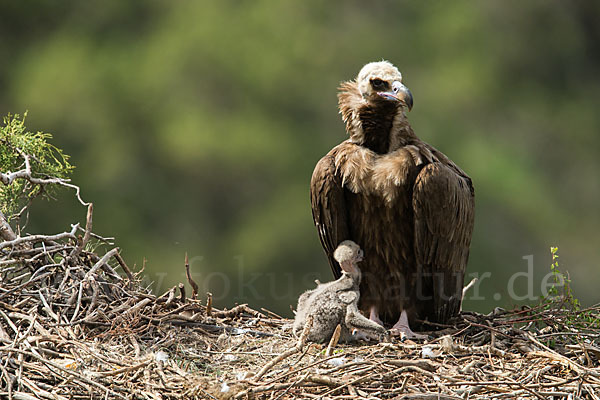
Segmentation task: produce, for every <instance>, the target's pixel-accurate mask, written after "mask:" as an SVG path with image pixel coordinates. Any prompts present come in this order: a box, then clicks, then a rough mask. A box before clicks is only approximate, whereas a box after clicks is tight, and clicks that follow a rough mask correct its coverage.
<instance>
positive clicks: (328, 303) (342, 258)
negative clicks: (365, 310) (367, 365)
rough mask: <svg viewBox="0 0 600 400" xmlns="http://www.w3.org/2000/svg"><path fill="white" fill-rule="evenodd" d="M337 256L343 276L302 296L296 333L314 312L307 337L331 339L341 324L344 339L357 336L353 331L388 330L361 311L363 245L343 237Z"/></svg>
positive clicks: (372, 332) (368, 333)
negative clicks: (359, 307) (359, 264)
mask: <svg viewBox="0 0 600 400" xmlns="http://www.w3.org/2000/svg"><path fill="white" fill-rule="evenodd" d="M334 258H335V260H336V261H337V262H338V263H339V265H340V266H341V268H342V273H341V276H340V277H339V278H338V279H337V280H336V281H333V282H328V283H323V284H319V285H318V286H317V288H316V289H313V290H308V291H306V292H305V293H303V294H302V295H301V296H300V298H299V299H298V307H297V309H296V318H295V320H294V325H293V330H294V333H295V334H298V333H299V332H300V331H301V330H302V329H303V328H304V325H305V323H306V320H307V318H308V317H309V316H311V317H312V319H313V325H312V328H311V330H310V332H309V334H308V340H311V341H313V342H318V343H323V342H326V341H328V340H329V339H330V338H331V335H333V332H334V331H335V328H336V327H337V326H338V324H339V325H341V327H342V330H341V333H340V340H341V341H343V342H348V341H351V340H352V339H354V338H355V336H354V335H353V332H354V331H358V332H359V333H361V334H363V335H365V336H367V337H379V336H381V335H383V334H385V328H384V327H383V326H381V325H379V324H377V323H375V322H373V321H371V320H369V319H368V318H365V317H364V316H363V315H362V314H361V313H360V312H359V311H358V300H359V298H360V294H359V291H358V286H359V284H360V279H361V272H360V269H359V268H358V266H357V263H358V262H359V261H361V260H362V258H363V253H362V250H361V249H360V247H359V246H358V245H357V244H356V243H354V242H352V241H350V240H347V241H344V242H342V243H341V244H340V245H339V246H338V247H337V249H336V250H335V252H334Z"/></svg>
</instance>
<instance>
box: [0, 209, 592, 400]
mask: <svg viewBox="0 0 600 400" xmlns="http://www.w3.org/2000/svg"><path fill="white" fill-rule="evenodd" d="M88 222H89V224H87V228H88V229H85V230H84V229H81V228H79V226H78V225H75V226H73V228H72V230H71V231H70V232H64V233H62V234H58V235H52V236H43V235H35V236H25V237H22V238H17V239H14V240H12V241H5V242H1V243H0V266H1V269H0V397H2V398H9V399H60V400H66V399H106V398H111V399H113V398H114V399H224V398H227V399H229V398H233V399H312V398H323V399H334V398H336V399H342V398H365V399H391V398H394V399H467V398H468V399H492V398H511V399H512V398H522V399H558V398H568V399H575V398H585V399H599V398H600V397H599V394H598V393H599V390H600V368H599V364H598V361H599V358H600V345H599V344H598V341H599V337H598V327H599V322H598V321H599V319H600V311H599V310H600V307H591V308H588V309H585V310H574V309H573V308H572V307H567V306H566V305H565V303H564V302H561V301H555V302H546V303H544V304H541V305H539V306H537V307H533V308H531V307H523V308H521V309H518V310H513V311H504V310H501V309H496V310H494V311H493V312H491V313H490V314H487V315H483V314H478V313H474V312H463V313H462V314H461V315H460V317H459V318H457V320H456V321H455V322H454V323H453V324H452V325H448V326H435V327H433V326H432V329H433V328H435V329H437V330H433V331H432V332H430V337H431V340H428V341H426V342H425V343H414V342H411V341H404V342H400V341H396V340H394V341H388V342H384V343H364V342H362V343H358V344H353V345H341V344H340V345H336V344H335V343H332V344H331V345H330V346H329V348H327V349H326V348H325V347H326V346H321V345H316V344H311V343H306V340H305V337H306V335H305V334H306V331H305V332H304V335H302V336H301V337H300V338H296V337H293V335H292V334H291V332H290V329H289V325H290V323H291V321H290V320H288V319H285V318H282V317H280V316H278V315H275V314H274V313H271V312H269V311H267V310H261V311H257V310H253V309H251V308H250V307H248V306H247V305H238V306H236V307H234V308H232V309H230V310H219V309H216V308H214V307H213V306H212V304H211V301H210V297H209V298H208V301H207V302H204V301H200V300H198V299H197V293H196V292H197V285H196V284H195V283H194V282H193V280H192V279H191V276H190V274H188V280H189V282H188V283H189V284H190V285H191V287H192V293H191V296H186V293H185V287H184V286H183V284H181V285H179V286H177V287H174V288H172V289H171V290H169V291H167V292H166V293H164V294H162V295H160V296H156V295H154V294H152V293H151V292H150V290H148V289H147V288H145V287H143V286H142V284H141V279H140V276H141V273H140V272H138V273H132V272H131V271H130V270H129V268H128V267H127V265H126V264H125V262H124V261H123V260H122V259H121V257H120V256H119V253H118V249H116V248H113V249H110V248H109V249H110V250H108V251H106V245H103V246H100V247H98V245H99V243H100V242H102V240H100V239H99V238H98V237H96V238H95V236H94V235H93V234H92V233H91V232H90V229H89V228H90V227H91V208H90V213H89V215H88ZM78 232H83V233H84V235H83V237H81V236H76V235H77V233H78ZM99 253H101V254H103V255H102V256H100V255H99ZM186 267H187V265H186ZM188 268H189V267H188Z"/></svg>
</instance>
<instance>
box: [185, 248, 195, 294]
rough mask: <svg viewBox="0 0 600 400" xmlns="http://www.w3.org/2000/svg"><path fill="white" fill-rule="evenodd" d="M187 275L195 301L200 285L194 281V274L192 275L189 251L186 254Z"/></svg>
mask: <svg viewBox="0 0 600 400" xmlns="http://www.w3.org/2000/svg"><path fill="white" fill-rule="evenodd" d="M185 275H186V276H187V280H188V282H189V283H190V286H191V287H192V299H194V300H195V299H196V297H197V296H198V284H197V283H196V282H194V280H193V279H192V274H191V273H190V260H189V259H188V254H187V251H186V252H185Z"/></svg>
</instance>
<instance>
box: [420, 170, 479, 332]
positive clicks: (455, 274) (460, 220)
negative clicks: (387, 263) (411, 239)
mask: <svg viewBox="0 0 600 400" xmlns="http://www.w3.org/2000/svg"><path fill="white" fill-rule="evenodd" d="M452 167H453V165H446V164H445V163H442V162H434V163H431V164H429V165H427V166H426V167H424V168H423V169H422V170H421V172H420V173H419V175H418V176H417V179H416V181H415V185H414V188H413V209H414V213H415V256H416V259H417V262H418V264H419V265H421V266H422V267H423V270H424V271H425V272H426V273H427V274H430V276H431V277H432V278H433V279H432V280H431V281H429V282H430V285H431V290H432V295H433V310H432V311H433V313H434V316H435V319H436V320H438V321H447V320H448V318H450V317H452V316H454V315H456V314H457V313H458V312H459V311H460V303H461V300H462V288H463V283H464V282H463V280H464V272H465V268H466V266H467V260H468V258H469V245H470V242H471V235H472V233H473V223H474V217H475V199H474V191H473V186H472V184H471V180H470V179H469V178H468V177H467V176H466V175H464V173H461V172H462V171H460V170H459V169H458V168H457V167H456V168H452Z"/></svg>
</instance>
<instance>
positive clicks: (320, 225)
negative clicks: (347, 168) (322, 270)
mask: <svg viewBox="0 0 600 400" xmlns="http://www.w3.org/2000/svg"><path fill="white" fill-rule="evenodd" d="M310 199H311V205H312V214H313V220H314V223H315V225H316V227H317V231H318V233H319V239H320V240H321V244H322V245H323V249H324V250H325V254H326V255H327V258H328V260H329V265H330V266H331V270H332V271H333V275H334V276H335V278H336V279H337V278H339V277H340V276H341V274H342V270H341V268H340V266H339V264H338V263H337V261H336V260H335V258H333V252H334V251H335V249H336V248H337V246H338V244H339V243H341V242H342V241H344V240H347V239H350V230H349V228H348V213H347V210H346V202H345V199H344V188H343V186H342V179H341V177H340V176H339V174H337V173H336V168H335V164H334V157H333V156H332V155H330V154H328V155H326V156H325V157H323V158H322V159H321V160H320V161H319V162H318V163H317V165H316V167H315V170H314V172H313V175H312V179H311V182H310Z"/></svg>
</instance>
